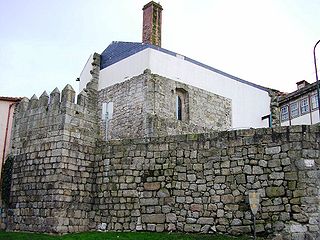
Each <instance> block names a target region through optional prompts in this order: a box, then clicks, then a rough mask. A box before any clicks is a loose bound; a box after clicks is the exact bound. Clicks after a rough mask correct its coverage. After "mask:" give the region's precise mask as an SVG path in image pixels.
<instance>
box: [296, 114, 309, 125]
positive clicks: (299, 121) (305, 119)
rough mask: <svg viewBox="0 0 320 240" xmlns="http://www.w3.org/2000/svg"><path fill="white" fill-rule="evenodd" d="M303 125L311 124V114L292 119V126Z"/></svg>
mask: <svg viewBox="0 0 320 240" xmlns="http://www.w3.org/2000/svg"><path fill="white" fill-rule="evenodd" d="M302 124H306V125H310V124H311V121H310V114H309V113H308V114H304V115H302V116H299V117H297V118H293V119H291V125H302Z"/></svg>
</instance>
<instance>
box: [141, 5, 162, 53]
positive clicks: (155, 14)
mask: <svg viewBox="0 0 320 240" xmlns="http://www.w3.org/2000/svg"><path fill="white" fill-rule="evenodd" d="M142 10H143V26H142V42H143V43H149V44H153V45H156V46H159V47H161V12H162V6H161V5H160V4H159V3H155V2H154V1H151V2H149V3H147V4H146V5H144V7H143V8H142Z"/></svg>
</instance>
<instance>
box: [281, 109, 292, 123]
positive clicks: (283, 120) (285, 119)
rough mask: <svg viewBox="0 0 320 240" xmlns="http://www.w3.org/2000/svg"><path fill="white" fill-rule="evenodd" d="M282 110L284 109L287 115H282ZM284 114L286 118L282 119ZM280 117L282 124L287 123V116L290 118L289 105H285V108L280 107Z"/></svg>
mask: <svg viewBox="0 0 320 240" xmlns="http://www.w3.org/2000/svg"><path fill="white" fill-rule="evenodd" d="M283 109H286V110H287V113H283ZM285 114H286V115H287V117H286V118H284V117H283V116H284V115H285ZM280 115H281V121H282V122H285V121H289V116H290V114H289V105H285V106H282V107H281V110H280Z"/></svg>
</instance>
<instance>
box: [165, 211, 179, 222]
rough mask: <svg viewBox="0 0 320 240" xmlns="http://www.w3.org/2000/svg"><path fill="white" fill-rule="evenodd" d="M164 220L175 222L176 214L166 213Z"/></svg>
mask: <svg viewBox="0 0 320 240" xmlns="http://www.w3.org/2000/svg"><path fill="white" fill-rule="evenodd" d="M166 222H167V223H175V222H177V215H176V214H175V213H168V214H166Z"/></svg>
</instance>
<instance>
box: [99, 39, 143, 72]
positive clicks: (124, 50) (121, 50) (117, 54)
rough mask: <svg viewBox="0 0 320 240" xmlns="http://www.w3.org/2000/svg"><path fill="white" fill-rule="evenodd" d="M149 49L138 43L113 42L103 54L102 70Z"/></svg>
mask: <svg viewBox="0 0 320 240" xmlns="http://www.w3.org/2000/svg"><path fill="white" fill-rule="evenodd" d="M148 47H149V44H143V43H137V42H112V43H111V44H110V45H109V46H108V47H107V48H106V49H105V50H104V51H103V52H102V53H101V59H100V61H101V63H100V69H104V68H106V67H108V66H110V65H112V64H114V63H116V62H119V61H121V60H122V59H125V58H127V57H129V56H131V55H133V54H136V53H138V52H140V51H142V50H144V49H146V48H148Z"/></svg>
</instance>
